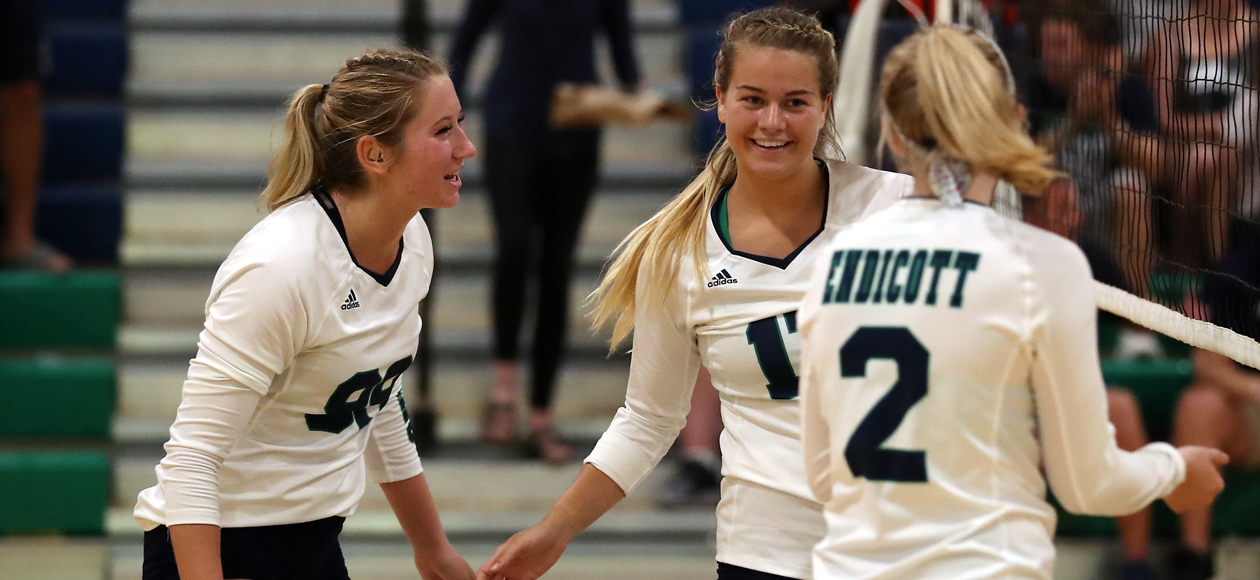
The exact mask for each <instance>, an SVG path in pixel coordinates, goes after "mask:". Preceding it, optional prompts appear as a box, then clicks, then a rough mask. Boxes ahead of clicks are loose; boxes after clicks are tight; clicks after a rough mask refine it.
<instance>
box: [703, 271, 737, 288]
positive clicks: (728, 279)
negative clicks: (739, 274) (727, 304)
mask: <svg viewBox="0 0 1260 580" xmlns="http://www.w3.org/2000/svg"><path fill="white" fill-rule="evenodd" d="M737 282H739V280H736V279H735V277H734V276H731V273H730V272H727V271H726V268H722V271H721V272H718V273H717V275H716V276H714V277H713V279H712V280H709V287H710V288H712V287H714V286H724V285H726V284H735V283H737Z"/></svg>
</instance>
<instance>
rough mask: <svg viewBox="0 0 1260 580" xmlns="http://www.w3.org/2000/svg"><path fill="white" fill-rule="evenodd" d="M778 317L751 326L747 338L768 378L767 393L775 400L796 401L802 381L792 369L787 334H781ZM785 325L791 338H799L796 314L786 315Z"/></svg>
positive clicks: (784, 317)
mask: <svg viewBox="0 0 1260 580" xmlns="http://www.w3.org/2000/svg"><path fill="white" fill-rule="evenodd" d="M778 318H779V317H778V316H771V317H769V318H762V319H761V320H757V321H754V322H752V323H750V324H749V325H748V329H747V330H746V331H745V335H746V336H747V337H748V344H751V345H752V347H753V352H754V353H756V354H757V364H759V365H761V374H763V375H765V377H766V390H768V391H769V392H770V398H771V399H780V400H782V399H795V398H796V396H797V394H799V393H800V379H798V378H797V375H796V369H793V368H792V360H791V358H789V357H788V351H787V346H786V345H784V344H783V333H781V332H779V321H778ZM783 325H784V326H786V327H787V331H788V333H789V334H796V311H795V310H793V311H791V312H785V313H784V314H783Z"/></svg>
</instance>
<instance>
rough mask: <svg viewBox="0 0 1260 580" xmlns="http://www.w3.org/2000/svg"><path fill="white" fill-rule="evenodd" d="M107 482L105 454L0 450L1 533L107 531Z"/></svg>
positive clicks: (107, 462) (107, 461)
mask: <svg viewBox="0 0 1260 580" xmlns="http://www.w3.org/2000/svg"><path fill="white" fill-rule="evenodd" d="M109 485H110V473H109V458H108V457H107V456H106V455H105V454H104V453H99V452H92V451H42V452H0V533H10V534H11V533H46V532H62V533H67V534H103V533H104V532H105V511H106V509H107V507H108V503H109Z"/></svg>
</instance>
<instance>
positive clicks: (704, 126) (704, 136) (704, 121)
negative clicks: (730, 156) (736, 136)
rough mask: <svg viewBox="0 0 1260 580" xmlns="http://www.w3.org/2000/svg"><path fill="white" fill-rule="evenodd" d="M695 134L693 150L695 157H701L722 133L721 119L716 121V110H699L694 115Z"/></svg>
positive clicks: (710, 149) (705, 154) (707, 153)
mask: <svg viewBox="0 0 1260 580" xmlns="http://www.w3.org/2000/svg"><path fill="white" fill-rule="evenodd" d="M694 130H695V136H694V139H693V145H694V147H695V149H694V151H695V154H696V156H697V157H699V158H701V159H703V158H705V157H707V156H708V155H709V152H710V151H712V150H713V145H714V144H715V143H717V141H718V138H719V137H721V136H722V135H723V131H725V129H724V128H723V127H722V123H721V121H718V116H717V111H699V112H697V113H696V115H695V125H694Z"/></svg>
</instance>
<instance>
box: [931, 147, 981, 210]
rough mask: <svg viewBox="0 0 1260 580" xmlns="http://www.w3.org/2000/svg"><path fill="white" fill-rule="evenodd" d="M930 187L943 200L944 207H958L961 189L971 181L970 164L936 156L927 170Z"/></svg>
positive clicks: (961, 200) (961, 198) (961, 196)
mask: <svg viewBox="0 0 1260 580" xmlns="http://www.w3.org/2000/svg"><path fill="white" fill-rule="evenodd" d="M928 176H929V177H928V178H929V179H930V180H931V181H932V188H933V189H935V190H936V195H937V197H939V198H941V201H943V202H945V207H949V208H960V207H962V205H963V195H962V193H963V191H964V190H965V189H967V185H969V184H970V183H971V164H970V163H967V162H966V161H959V160H957V159H950V158H948V157H938V158H936V159H935V160H934V161H932V165H931V168H930V169H929V171H928Z"/></svg>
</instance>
